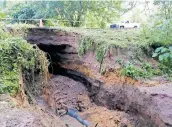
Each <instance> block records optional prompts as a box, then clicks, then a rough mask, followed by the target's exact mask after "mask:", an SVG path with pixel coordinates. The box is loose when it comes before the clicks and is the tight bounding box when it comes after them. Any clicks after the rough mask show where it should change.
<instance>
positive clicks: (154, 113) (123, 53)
mask: <svg viewBox="0 0 172 127" xmlns="http://www.w3.org/2000/svg"><path fill="white" fill-rule="evenodd" d="M77 39H78V36H77V34H76V33H67V32H63V31H60V30H51V29H30V30H29V33H28V37H27V40H28V42H30V43H33V44H37V45H38V47H39V48H40V49H41V50H43V51H44V52H47V53H48V54H49V55H48V56H47V58H48V59H49V60H50V62H51V64H50V66H49V71H50V73H52V74H54V76H52V78H51V79H50V82H49V86H48V87H47V88H45V89H44V93H43V95H42V98H39V100H42V101H40V102H41V104H42V105H43V106H44V107H46V109H47V110H50V111H51V112H52V113H54V114H56V115H62V114H64V113H65V108H66V107H72V108H76V109H78V110H79V111H80V114H81V116H82V117H83V118H85V119H87V120H90V121H91V123H92V125H95V124H96V123H98V127H99V126H100V127H113V126H114V127H118V126H135V127H156V126H160V127H166V126H169V127H170V126H172V123H171V122H172V117H171V116H172V111H171V110H172V98H171V94H170V92H168V91H169V90H168V89H169V88H171V86H170V85H169V86H167V87H163V88H164V89H163V90H164V92H160V91H161V89H159V88H161V87H159V86H163V85H165V84H164V83H165V82H166V81H165V80H164V79H163V80H162V81H161V80H160V78H158V79H156V78H155V79H153V80H150V81H149V80H147V81H141V80H140V81H137V80H133V79H131V78H128V77H121V75H120V73H119V72H120V69H119V68H120V67H119V65H118V64H116V60H117V59H118V58H122V59H124V60H126V61H128V60H131V59H134V58H133V57H135V55H134V56H133V54H135V50H133V49H132V48H131V50H126V49H120V48H114V49H110V50H109V52H108V53H107V54H106V57H105V61H104V62H105V63H106V71H105V74H104V75H103V76H101V75H100V74H98V71H99V67H100V64H99V63H98V62H97V61H96V59H95V53H94V52H87V53H86V55H84V56H83V57H82V58H81V57H79V56H78V53H77ZM52 44H53V45H52ZM136 56H137V55H136ZM142 56H143V59H144V60H146V61H149V62H151V63H153V64H154V65H156V64H157V63H156V61H154V60H153V59H151V58H149V57H147V56H146V55H145V54H143V55H142ZM136 62H138V64H139V63H140V62H141V61H136ZM111 68H112V69H111ZM153 92H154V93H153ZM166 92H167V93H166ZM164 93H166V94H164ZM61 118H62V120H63V121H64V122H65V123H67V124H68V125H69V126H73V127H74V126H75V127H76V126H77V127H79V125H78V124H77V123H76V122H77V121H75V120H73V119H72V120H71V121H70V119H68V116H63V117H61ZM80 125H81V124H80ZM81 126H82V125H81Z"/></svg>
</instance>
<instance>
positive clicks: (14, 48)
mask: <svg viewBox="0 0 172 127" xmlns="http://www.w3.org/2000/svg"><path fill="white" fill-rule="evenodd" d="M1 31H3V30H2V28H1V29H0V32H1ZM47 66H48V63H47V61H46V57H45V54H44V53H42V52H41V51H40V50H39V49H38V48H37V47H36V46H35V48H33V46H32V45H31V44H29V43H27V42H26V41H25V40H23V39H22V38H20V37H12V36H11V35H10V34H7V33H4V32H3V33H1V34H0V75H1V76H0V93H10V94H12V95H14V94H16V93H17V92H18V91H19V90H20V88H19V79H20V71H22V72H24V71H25V70H34V71H35V70H39V71H40V72H41V73H42V74H46V73H47V71H48V70H47Z"/></svg>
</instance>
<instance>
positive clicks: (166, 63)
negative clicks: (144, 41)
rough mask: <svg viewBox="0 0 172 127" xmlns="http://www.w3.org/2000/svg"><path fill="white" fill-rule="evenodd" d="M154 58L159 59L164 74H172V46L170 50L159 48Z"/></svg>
mask: <svg viewBox="0 0 172 127" xmlns="http://www.w3.org/2000/svg"><path fill="white" fill-rule="evenodd" d="M152 57H158V60H159V61H160V63H161V65H160V68H161V70H163V71H164V73H168V74H172V64H171V63H172V46H170V47H168V48H166V47H159V48H157V49H156V50H155V52H154V53H153V56H152Z"/></svg>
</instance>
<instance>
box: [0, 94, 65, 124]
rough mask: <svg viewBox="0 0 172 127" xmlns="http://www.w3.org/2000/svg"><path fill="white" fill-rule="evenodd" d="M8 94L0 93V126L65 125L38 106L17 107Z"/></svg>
mask: <svg viewBox="0 0 172 127" xmlns="http://www.w3.org/2000/svg"><path fill="white" fill-rule="evenodd" d="M15 102H16V101H14V100H13V99H12V98H11V97H9V96H8V95H0V126H1V127H66V126H65V124H64V123H63V122H62V121H61V120H60V119H59V118H58V117H57V116H55V115H53V114H51V113H49V112H47V111H46V110H45V109H43V108H41V107H39V106H36V105H35V106H33V105H32V106H27V107H17V106H16V103H15Z"/></svg>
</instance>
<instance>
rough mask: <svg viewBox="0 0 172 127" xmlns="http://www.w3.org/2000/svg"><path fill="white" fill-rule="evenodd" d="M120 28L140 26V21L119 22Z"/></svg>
mask: <svg viewBox="0 0 172 127" xmlns="http://www.w3.org/2000/svg"><path fill="white" fill-rule="evenodd" d="M117 25H118V26H119V28H139V27H140V24H139V23H130V22H129V21H126V22H122V23H118V24H117Z"/></svg>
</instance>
